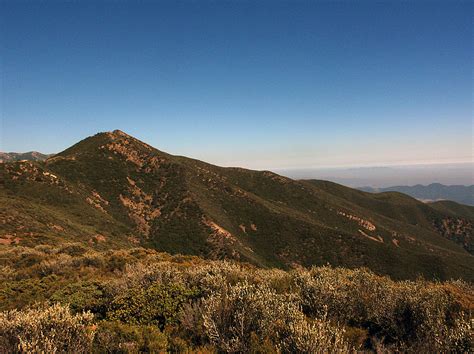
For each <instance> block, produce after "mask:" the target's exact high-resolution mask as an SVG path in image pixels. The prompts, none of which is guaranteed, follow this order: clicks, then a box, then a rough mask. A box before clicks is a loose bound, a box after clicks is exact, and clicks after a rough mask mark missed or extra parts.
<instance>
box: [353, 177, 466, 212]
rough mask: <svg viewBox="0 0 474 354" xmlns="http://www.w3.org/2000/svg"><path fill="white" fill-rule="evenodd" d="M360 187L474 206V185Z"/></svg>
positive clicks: (433, 184)
mask: <svg viewBox="0 0 474 354" xmlns="http://www.w3.org/2000/svg"><path fill="white" fill-rule="evenodd" d="M358 189H360V190H362V191H365V192H371V193H381V192H400V193H404V194H408V195H409V196H412V197H413V198H416V199H419V200H421V201H438V200H451V201H454V202H457V203H461V204H466V205H471V206H474V185H471V186H445V185H443V184H440V183H432V184H430V185H427V186H423V185H421V184H417V185H416V186H394V187H386V188H372V187H362V188H358Z"/></svg>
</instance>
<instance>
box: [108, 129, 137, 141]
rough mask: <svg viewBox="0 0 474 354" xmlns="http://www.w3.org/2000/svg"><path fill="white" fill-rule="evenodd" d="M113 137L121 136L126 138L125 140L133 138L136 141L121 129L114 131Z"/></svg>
mask: <svg viewBox="0 0 474 354" xmlns="http://www.w3.org/2000/svg"><path fill="white" fill-rule="evenodd" d="M111 134H113V135H116V136H121V137H125V138H133V139H135V138H134V137H133V136H131V135H129V134H127V133H125V132H123V131H121V130H120V129H115V130H114V131H112V133H111Z"/></svg>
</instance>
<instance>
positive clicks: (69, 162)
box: [0, 130, 474, 281]
mask: <svg viewBox="0 0 474 354" xmlns="http://www.w3.org/2000/svg"><path fill="white" fill-rule="evenodd" d="M0 185H1V187H2V188H0V225H1V228H0V247H3V246H5V247H16V246H18V245H19V246H36V245H39V244H54V245H60V244H63V243H68V242H71V241H73V242H81V243H83V244H84V245H87V246H88V247H91V248H94V249H99V250H108V249H130V248H133V247H136V246H142V247H148V248H153V249H157V250H161V251H166V252H170V253H173V254H190V255H199V256H202V257H205V258H210V259H226V258H228V259H235V260H240V261H244V262H249V263H252V264H255V265H258V266H261V267H278V268H283V269H287V268H292V267H298V266H300V265H301V266H312V265H326V264H328V263H329V264H332V265H334V266H345V267H349V268H355V267H368V268H370V269H372V270H373V271H375V272H377V273H380V274H388V275H390V276H392V277H394V278H398V279H407V278H415V277H417V276H418V275H422V276H424V277H427V278H437V279H448V278H464V279H467V280H471V281H472V280H474V257H473V253H474V238H473V224H474V207H468V206H462V205H459V204H456V203H452V202H437V203H434V204H432V205H431V204H425V203H422V202H419V201H417V200H416V199H413V198H411V197H409V196H407V195H404V194H401V193H394V192H386V193H380V194H373V193H366V192H363V191H359V190H355V189H351V188H348V187H344V186H342V185H338V184H336V183H332V182H327V181H321V180H307V181H297V180H293V179H290V178H287V177H283V176H280V175H278V174H275V173H272V172H269V171H252V170H247V169H243V168H223V167H218V166H214V165H211V164H208V163H205V162H202V161H198V160H194V159H190V158H186V157H181V156H174V155H170V154H168V153H165V152H162V151H159V150H157V149H155V148H153V147H152V146H150V145H148V144H146V143H144V142H142V141H140V140H137V139H135V138H133V137H132V136H129V135H127V134H125V133H124V132H121V131H118V130H117V131H113V132H106V133H99V134H96V135H94V136H92V137H88V138H86V139H84V140H82V141H80V142H79V143H77V144H75V145H73V146H71V147H70V148H68V149H67V150H65V151H63V152H61V153H59V154H57V155H54V156H52V157H50V158H48V159H46V160H45V161H17V162H6V163H1V164H0ZM2 245H3V246H2Z"/></svg>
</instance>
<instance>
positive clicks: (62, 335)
mask: <svg viewBox="0 0 474 354" xmlns="http://www.w3.org/2000/svg"><path fill="white" fill-rule="evenodd" d="M92 319H93V315H92V314H91V313H87V312H86V313H81V314H76V315H72V314H71V313H70V312H69V309H68V307H65V306H62V305H59V304H56V305H53V306H50V307H38V308H28V309H25V310H23V311H17V310H12V311H6V312H1V313H0V352H2V353H13V352H18V351H21V352H45V353H55V352H75V353H84V352H87V351H89V350H90V345H91V343H92V340H93V336H94V328H93V326H91V324H92Z"/></svg>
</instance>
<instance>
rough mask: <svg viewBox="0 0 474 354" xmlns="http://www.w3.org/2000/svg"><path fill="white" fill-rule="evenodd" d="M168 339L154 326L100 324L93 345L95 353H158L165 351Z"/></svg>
mask: <svg viewBox="0 0 474 354" xmlns="http://www.w3.org/2000/svg"><path fill="white" fill-rule="evenodd" d="M167 347H168V339H167V337H166V335H165V334H164V333H162V332H161V331H160V330H159V329H158V328H156V327H155V326H146V325H130V324H123V323H120V322H102V323H100V324H99V326H98V330H97V334H96V336H95V339H94V343H93V351H94V352H97V353H158V352H162V351H166V350H167Z"/></svg>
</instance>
